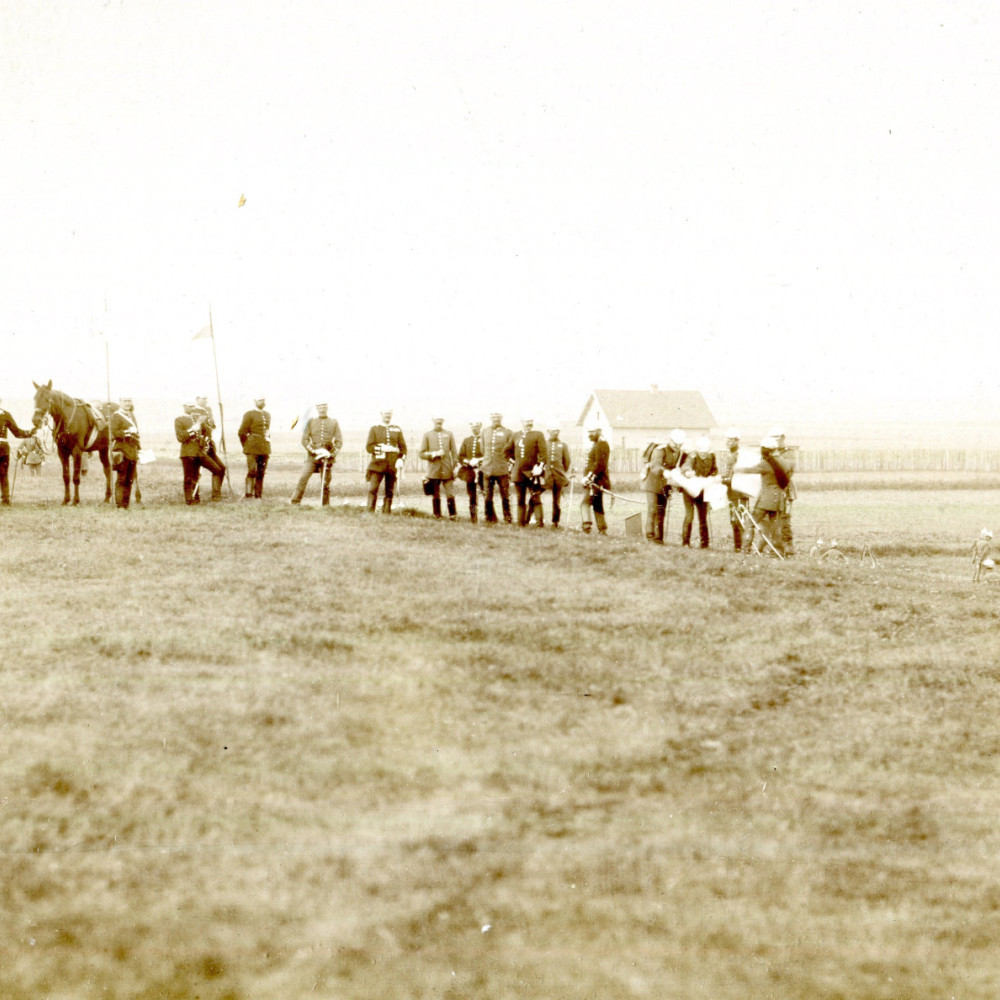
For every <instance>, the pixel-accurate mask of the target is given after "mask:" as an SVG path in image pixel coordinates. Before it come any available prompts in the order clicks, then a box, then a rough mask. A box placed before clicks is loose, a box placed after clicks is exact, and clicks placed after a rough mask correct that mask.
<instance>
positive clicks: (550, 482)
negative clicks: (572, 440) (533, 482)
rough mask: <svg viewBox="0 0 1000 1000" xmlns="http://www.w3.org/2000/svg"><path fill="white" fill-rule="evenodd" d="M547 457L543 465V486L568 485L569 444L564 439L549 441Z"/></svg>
mask: <svg viewBox="0 0 1000 1000" xmlns="http://www.w3.org/2000/svg"><path fill="white" fill-rule="evenodd" d="M547 447H548V451H549V458H548V462H547V463H546V465H545V488H546V489H549V490H550V489H552V487H553V486H568V485H569V476H568V475H567V474H568V472H569V466H570V458H569V445H568V444H566V442H565V441H549V443H548V446H547Z"/></svg>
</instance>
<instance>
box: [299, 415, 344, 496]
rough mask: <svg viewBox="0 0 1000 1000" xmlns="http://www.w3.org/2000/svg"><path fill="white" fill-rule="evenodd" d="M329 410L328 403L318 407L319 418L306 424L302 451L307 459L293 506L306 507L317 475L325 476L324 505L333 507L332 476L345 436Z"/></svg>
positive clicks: (323, 488)
mask: <svg viewBox="0 0 1000 1000" xmlns="http://www.w3.org/2000/svg"><path fill="white" fill-rule="evenodd" d="M327 410H328V404H327V403H317V404H316V416H315V417H311V418H310V419H309V420H307V421H306V426H305V430H303V432H302V447H303V448H305V450H306V452H307V457H306V464H305V465H304V466H303V467H302V475H301V476H299V481H298V483H296V485H295V492H294V493H293V494H292V503H293V504H295V505H296V506H297V505H298V504H300V503H302V498H303V497H304V496H305V493H306V487H307V486H308V485H309V480H310V479H311V478H312V476H313V473H314V472H321V473H322V479H323V485H322V490H323V497H322V504H323V506H324V507H327V506H329V504H330V476H331V475H332V474H333V463H334V462H336V460H337V452H339V451H340V449H341V448H342V447H343V446H344V436H343V435H342V434H341V433H340V424H339V423H338V422H337V420H336V418H335V417H331V416H329V415H328V413H327Z"/></svg>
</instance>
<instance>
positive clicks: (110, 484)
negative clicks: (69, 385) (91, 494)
mask: <svg viewBox="0 0 1000 1000" xmlns="http://www.w3.org/2000/svg"><path fill="white" fill-rule="evenodd" d="M107 326H108V293H107V291H106V290H105V292H104V329H103V330H102V331H101V340H103V341H104V386H105V389H106V390H107V394H108V405H107V408H106V411H105V414H104V420H105V424H104V440H105V445H106V451H105V459H106V462H102V463H101V465H102V466H103V468H104V475H105V481H104V485H105V489H106V490H107V492H109V493H110V494H111V495H110V496H109V497H108V500H109V501H110V502H111V505H112V507H114V506H115V489H114V486H115V484H114V470H113V469H112V467H111V347H110V346H109V345H108V330H107ZM98 437H100V431H98ZM97 457H98V458H100V457H101V449H100V448H98V449H97ZM81 460H82V459H81Z"/></svg>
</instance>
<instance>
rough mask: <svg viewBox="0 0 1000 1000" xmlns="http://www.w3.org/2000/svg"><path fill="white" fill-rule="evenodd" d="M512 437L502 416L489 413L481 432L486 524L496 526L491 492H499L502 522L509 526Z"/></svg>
mask: <svg viewBox="0 0 1000 1000" xmlns="http://www.w3.org/2000/svg"><path fill="white" fill-rule="evenodd" d="M513 437H514V435H513V434H511V432H510V431H509V430H508V429H507V428H506V427H504V425H503V414H500V413H491V414H490V426H489V427H487V428H486V430H485V431H484V432H483V478H484V480H485V482H486V504H485V509H486V523H487V524H496V523H497V513H496V507H494V505H493V491H494V490H499V492H500V504H501V506H502V507H503V519H504V522H505V523H507V524H510V522H511V516H510V443H511V441H512V440H513Z"/></svg>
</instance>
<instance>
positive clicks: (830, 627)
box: [0, 464, 1000, 998]
mask: <svg viewBox="0 0 1000 1000" xmlns="http://www.w3.org/2000/svg"><path fill="white" fill-rule="evenodd" d="M154 469H155V471H153V470H147V473H148V477H147V478H148V483H146V484H145V485H146V493H147V498H148V499H149V500H150V501H153V500H155V501H157V503H156V505H155V506H154V505H153V504H152V503H149V504H147V507H146V509H144V510H133V511H130V512H128V513H124V512H114V511H109V510H104V509H102V508H101V507H100V506H99V505H97V504H96V503H94V502H93V497H94V495H95V493H96V489H93V488H91V489H90V491H89V493H87V492H86V491H85V493H86V495H88V496H89V497H90V504H89V506H87V507H85V508H81V509H77V510H63V509H61V508H60V507H58V506H57V505H51V506H41V505H25V506H21V507H15V508H14V509H12V510H9V511H5V512H4V515H3V517H4V520H5V522H6V523H5V525H4V528H5V533H4V557H3V562H2V574H3V578H4V584H5V586H4V588H3V597H2V605H0V606H2V608H3V611H4V612H5V619H6V621H7V642H6V648H5V655H4V660H3V666H4V669H3V672H2V674H0V733H2V739H3V750H4V752H3V756H2V762H0V784H2V789H3V792H2V795H0V800H2V801H0V805H2V812H0V832H2V837H3V843H4V845H5V850H4V853H3V855H2V856H0V867H2V876H3V877H2V880H0V885H2V889H0V892H2V894H3V906H2V907H0V921H2V923H0V928H2V931H3V934H2V936H0V996H2V997H5V998H7V997H10V998H28V997H32V998H33V997H37V996H52V997H63V996H65V997H70V996H72V997H80V996H93V997H97V996H101V997H112V998H114V997H122V998H124V997H150V998H152V997H194V996H200V997H214V998H223V997H230V998H250V997H295V996H313V995H315V996H327V997H338V998H340V997H357V998H362V997H366V998H367V997H373V996H393V997H414V998H416V997H427V998H430V997H469V996H476V997H490V998H513V997H554V996H558V997H568V998H573V997H580V998H583V997H594V996H600V997H650V998H661V997H673V996H685V997H711V998H737V997H739V998H743V997H747V996H755V997H775V998H792V997H795V998H807V997H808V998H816V997H820V998H834V997H851V998H857V997H871V998H876V997H878V998H881V997H884V998H890V997H903V996H951V995H955V996H962V997H966V998H968V997H983V998H985V997H992V996H993V995H994V994H995V983H996V981H997V977H998V975H1000V959H998V958H997V956H996V951H995V948H994V942H995V940H996V939H997V937H998V935H1000V876H998V875H997V872H996V865H995V858H996V856H997V853H998V850H1000V835H998V834H997V832H996V829H995V826H996V824H995V822H994V817H995V815H996V813H997V810H998V807H1000V801H998V800H1000V782H998V781H997V778H996V773H997V771H996V766H995V762H996V757H997V754H998V753H1000V726H998V724H997V723H996V721H995V720H996V719H997V718H998V717H1000V712H998V709H1000V704H998V695H997V676H998V675H997V670H996V668H995V667H994V666H993V664H992V660H991V659H990V657H989V655H988V650H989V648H990V647H991V644H992V639H993V636H994V635H995V633H996V628H997V623H998V619H1000V610H998V605H997V586H998V582H997V581H996V580H992V579H991V580H989V581H987V583H985V584H983V585H981V586H979V587H978V588H977V587H973V586H972V585H971V584H970V583H969V582H968V581H967V578H966V577H967V570H968V568H969V567H968V566H967V563H966V561H965V559H964V552H965V548H966V543H967V539H966V536H969V537H968V541H971V537H972V536H974V535H975V533H977V532H978V528H979V527H981V526H982V523H988V519H986V518H987V515H988V513H989V508H988V505H986V504H985V502H984V499H981V498H980V496H979V495H966V496H965V497H964V498H963V496H962V495H961V494H957V493H949V494H948V497H951V498H952V499H953V500H954V502H953V503H951V502H949V500H948V499H947V498H946V497H944V496H942V497H933V498H931V502H929V503H928V504H926V505H925V504H924V500H925V499H927V498H926V496H925V495H920V496H916V497H910V502H909V503H908V504H907V503H906V498H905V497H903V496H900V498H899V499H898V501H894V502H893V503H891V504H888V505H885V504H883V503H882V502H881V501H883V500H884V499H886V495H884V494H880V495H878V496H877V497H871V496H868V495H865V494H852V496H851V498H850V499H849V500H845V499H843V497H842V496H841V495H839V494H836V493H829V494H827V493H817V494H816V495H811V496H809V497H808V499H803V500H802V501H800V503H799V505H798V506H797V508H796V523H797V526H798V530H799V535H800V540H801V539H804V538H805V537H808V536H809V535H811V534H812V533H813V529H814V528H815V529H816V530H823V531H824V532H826V531H827V529H828V528H833V529H834V530H835V531H836V532H838V533H839V534H840V537H841V540H842V544H844V545H845V546H847V547H848V549H849V550H850V551H851V554H852V558H851V561H850V562H847V563H843V564H821V565H817V564H813V563H810V562H808V561H806V560H798V561H795V562H789V563H784V564H779V563H777V562H776V561H770V560H763V559H758V560H746V561H741V560H740V558H739V557H737V556H735V555H733V554H731V553H728V552H726V551H724V550H723V549H719V550H713V551H711V552H707V553H702V552H697V551H695V552H688V551H683V550H681V549H679V548H678V547H677V546H676V544H674V545H670V546H667V547H665V548H655V547H653V546H648V545H646V544H645V543H633V542H629V541H627V540H625V539H624V538H622V537H613V538H607V539H599V538H594V537H584V536H582V535H580V534H579V533H576V532H570V531H567V532H564V533H561V534H559V533H555V532H551V531H545V532H536V531H533V530H528V531H519V530H518V529H516V528H504V527H502V526H501V527H498V528H495V529H488V528H486V527H484V526H479V527H474V526H471V525H468V524H464V523H463V524H447V523H445V524H437V523H432V522H430V521H428V520H426V519H425V518H424V517H422V516H415V517H405V516H404V517H393V518H389V519H383V518H380V517H375V518H363V517H361V516H360V514H359V512H358V511H357V510H356V509H355V508H344V507H336V508H333V509H330V510H312V511H308V510H294V509H290V508H288V507H287V506H285V505H283V504H281V503H279V502H278V501H277V499H272V500H265V502H264V503H262V504H260V505H255V504H244V503H242V502H231V503H225V504H223V505H218V506H205V507H202V508H199V509H195V510H190V509H187V508H185V507H183V506H181V505H179V504H177V503H176V499H177V496H176V494H179V487H178V482H177V480H179V475H178V473H179V469H172V468H171V467H170V466H167V465H165V464H164V465H163V466H162V467H154ZM47 471H48V470H47ZM294 474H295V470H294V468H289V470H288V471H287V472H282V471H281V470H278V472H277V475H276V476H275V479H274V480H273V485H274V486H275V487H277V486H278V484H279V483H282V488H283V489H284V488H285V487H287V489H288V490H289V491H290V484H291V482H292V481H293V480H294ZM42 485H44V483H34V484H32V486H33V487H35V486H37V487H41V486H42ZM51 485H52V481H51V480H50V481H49V482H48V486H49V487H51ZM234 485H235V483H234ZM88 486H90V484H88ZM313 489H314V490H315V484H314V487H313ZM414 490H415V486H414V487H413V488H412V490H411V494H410V495H411V500H412V502H413V503H414V504H415V505H417V506H419V507H420V508H421V509H422V510H425V509H426V507H427V505H428V501H426V500H425V499H424V498H422V497H421V498H420V499H419V500H417V498H416V497H415V496H413V495H412V492H413V491H414ZM273 492H274V493H277V492H278V491H277V489H276V488H275V489H274V490H273ZM21 497H22V500H29V499H30V496H28V494H26V493H22V494H21ZM167 499H172V500H174V501H175V502H172V503H170V504H167V503H165V502H164V501H166V500H167ZM405 499H406V498H405V497H404V501H405ZM621 507H622V509H624V508H625V505H621ZM621 513H622V511H621V510H619V511H616V514H615V517H614V520H613V526H614V528H615V529H616V530H620V517H621ZM980 522H982V523H980ZM715 527H716V528H717V530H718V531H722V529H723V527H724V524H720V523H719V521H716V525H715ZM679 528H680V523H679V518H678V517H677V516H676V511H675V512H674V514H673V515H672V521H671V537H672V538H673V536H674V535H675V534H676V533H677V532H679ZM852 532H853V534H854V536H856V537H852ZM827 533H829V532H827ZM863 539H871V540H872V541H873V542H874V544H875V547H876V551H877V552H878V553H879V556H880V559H881V562H882V566H881V568H880V569H877V568H874V567H872V566H871V565H870V564H869V565H862V564H861V563H860V561H859V560H858V559H857V558H855V556H856V555H857V552H858V549H859V543H860V542H861V541H862V540H863ZM801 544H802V542H801V541H800V545H801Z"/></svg>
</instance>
